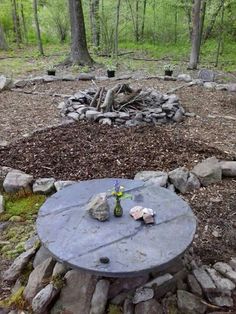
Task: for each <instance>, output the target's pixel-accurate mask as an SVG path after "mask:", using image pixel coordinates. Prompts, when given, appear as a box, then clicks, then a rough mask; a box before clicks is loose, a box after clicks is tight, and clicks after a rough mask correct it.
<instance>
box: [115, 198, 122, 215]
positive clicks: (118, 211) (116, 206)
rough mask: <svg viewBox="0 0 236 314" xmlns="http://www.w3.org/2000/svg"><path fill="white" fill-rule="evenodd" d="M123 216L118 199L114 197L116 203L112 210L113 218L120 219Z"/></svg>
mask: <svg viewBox="0 0 236 314" xmlns="http://www.w3.org/2000/svg"><path fill="white" fill-rule="evenodd" d="M122 215H123V209H122V207H121V204H120V198H119V197H116V203H115V208H114V216H115V217H121V216H122Z"/></svg>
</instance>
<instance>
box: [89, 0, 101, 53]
mask: <svg viewBox="0 0 236 314" xmlns="http://www.w3.org/2000/svg"><path fill="white" fill-rule="evenodd" d="M99 2H100V0H90V24H91V31H92V42H93V45H94V46H95V47H99V45H100V18H99Z"/></svg>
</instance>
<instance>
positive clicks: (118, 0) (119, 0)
mask: <svg viewBox="0 0 236 314" xmlns="http://www.w3.org/2000/svg"><path fill="white" fill-rule="evenodd" d="M120 2H121V0H117V7H116V28H115V45H114V54H115V56H116V59H117V58H118V43H119V21H120Z"/></svg>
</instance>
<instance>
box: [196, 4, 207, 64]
mask: <svg viewBox="0 0 236 314" xmlns="http://www.w3.org/2000/svg"><path fill="white" fill-rule="evenodd" d="M206 4H207V2H206V0H202V5H201V17H200V27H199V45H198V63H199V57H200V53H201V44H202V34H203V28H204V21H205V16H206Z"/></svg>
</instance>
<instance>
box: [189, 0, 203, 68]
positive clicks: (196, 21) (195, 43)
mask: <svg viewBox="0 0 236 314" xmlns="http://www.w3.org/2000/svg"><path fill="white" fill-rule="evenodd" d="M200 12H201V0H195V1H194V5H193V13H192V14H193V17H192V21H193V32H192V48H191V54H190V62H189V66H188V68H189V69H196V68H197V64H198V53H199V41H200Z"/></svg>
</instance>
